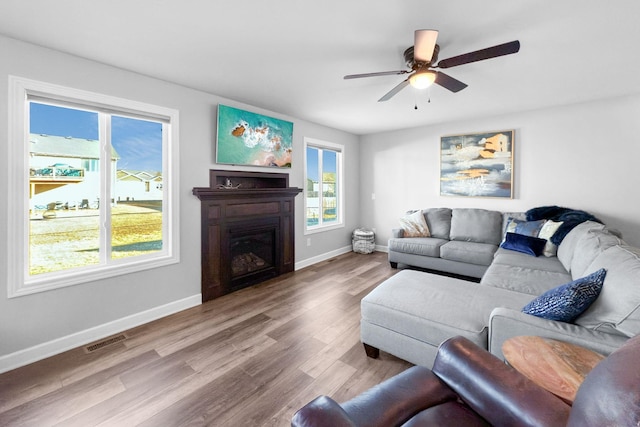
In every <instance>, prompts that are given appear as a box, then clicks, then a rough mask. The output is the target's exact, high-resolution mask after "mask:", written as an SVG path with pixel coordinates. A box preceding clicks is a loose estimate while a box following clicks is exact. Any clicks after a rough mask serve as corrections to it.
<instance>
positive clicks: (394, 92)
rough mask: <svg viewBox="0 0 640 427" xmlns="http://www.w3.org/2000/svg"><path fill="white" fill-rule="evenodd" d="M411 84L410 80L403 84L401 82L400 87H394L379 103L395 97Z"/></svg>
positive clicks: (404, 81)
mask: <svg viewBox="0 0 640 427" xmlns="http://www.w3.org/2000/svg"><path fill="white" fill-rule="evenodd" d="M408 84H409V79H406V80H403V81H402V82H400V84H399V85H397V86H396V87H394V88H393V89H391V90H390V91H389V92H387V93H386V94H385V95H384V96H383V97H382V98H380V99H378V102H383V101H388V100H390V99H391V98H393V96H394V95H395V94H396V93H398V92H400V91H401V90H402V89H404V88H405V86H407V85H408Z"/></svg>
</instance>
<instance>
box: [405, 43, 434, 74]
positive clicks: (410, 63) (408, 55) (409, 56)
mask: <svg viewBox="0 0 640 427" xmlns="http://www.w3.org/2000/svg"><path fill="white" fill-rule="evenodd" d="M439 52H440V46H439V45H437V44H436V45H435V47H434V49H433V55H431V61H428V62H416V61H415V59H414V58H413V46H410V47H408V48H407V49H406V50H405V51H404V54H403V55H404V60H405V62H406V64H407V67H409V68H411V69H412V70H417V69H419V68H422V67H425V66H430V65H431V64H435V63H436V62H437V61H438V53H439Z"/></svg>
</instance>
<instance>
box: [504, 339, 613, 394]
mask: <svg viewBox="0 0 640 427" xmlns="http://www.w3.org/2000/svg"><path fill="white" fill-rule="evenodd" d="M502 353H503V354H504V357H505V359H506V361H507V362H508V363H509V365H511V366H513V367H514V368H515V369H516V370H518V371H519V372H520V373H522V374H523V375H524V376H526V377H528V378H529V379H530V380H532V381H533V382H535V383H536V384H538V385H539V386H541V387H543V388H544V389H546V390H548V391H550V392H551V393H553V394H555V395H556V396H558V397H560V398H561V399H563V400H564V401H566V402H567V403H569V404H572V403H573V400H574V399H575V397H576V392H577V391H578V388H579V387H580V384H582V381H584V377H586V376H587V374H588V373H589V372H590V371H591V370H592V369H593V368H594V366H596V365H597V364H598V362H600V361H601V360H602V359H604V356H603V355H601V354H598V353H596V352H593V351H591V350H587V349H586V348H583V347H580V346H577V345H574V344H569V343H566V342H563V341H558V340H553V339H549V338H542V337H537V336H518V337H513V338H509V339H508V340H506V341H505V342H504V343H503V344H502Z"/></svg>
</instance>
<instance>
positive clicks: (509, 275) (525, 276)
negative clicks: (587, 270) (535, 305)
mask: <svg viewBox="0 0 640 427" xmlns="http://www.w3.org/2000/svg"><path fill="white" fill-rule="evenodd" d="M508 252H510V251H508ZM513 253H514V254H515V255H519V256H521V257H522V258H527V259H530V260H540V259H544V260H556V259H557V258H555V257H553V258H545V257H538V258H534V257H532V256H529V255H525V254H522V253H519V252H513ZM558 264H560V263H559V262H558ZM560 266H561V267H562V264H560ZM556 270H557V269H556ZM570 281H571V275H570V274H569V273H567V272H566V271H564V269H563V268H562V271H553V270H545V269H540V268H536V266H535V265H534V266H531V265H527V264H515V265H513V264H497V263H496V262H495V261H494V262H493V263H492V264H491V265H490V266H489V268H488V269H487V271H486V272H485V273H484V276H482V279H481V280H480V284H481V285H486V286H491V287H495V288H503V289H508V290H510V291H515V292H520V293H523V294H528V295H531V297H536V296H538V295H541V294H542V293H544V292H546V291H548V290H549V289H552V288H555V287H556V286H559V285H562V284H564V283H567V282H570Z"/></svg>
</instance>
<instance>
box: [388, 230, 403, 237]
mask: <svg viewBox="0 0 640 427" xmlns="http://www.w3.org/2000/svg"><path fill="white" fill-rule="evenodd" d="M391 237H392V238H401V237H404V230H403V229H402V228H394V229H392V230H391Z"/></svg>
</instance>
